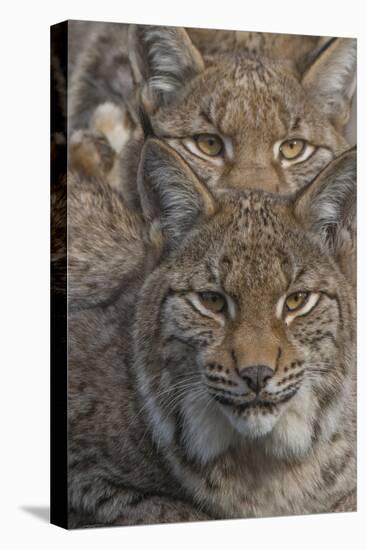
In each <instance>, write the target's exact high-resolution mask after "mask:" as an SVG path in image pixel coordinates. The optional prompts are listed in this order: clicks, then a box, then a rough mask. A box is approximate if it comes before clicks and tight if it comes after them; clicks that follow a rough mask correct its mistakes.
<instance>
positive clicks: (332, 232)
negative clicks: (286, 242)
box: [294, 147, 357, 262]
mask: <svg viewBox="0 0 366 550" xmlns="http://www.w3.org/2000/svg"><path fill="white" fill-rule="evenodd" d="M356 194H357V152H356V148H355V147H353V148H352V149H349V150H347V151H346V152H344V153H343V154H342V155H340V156H339V157H337V158H336V159H334V160H333V161H332V162H331V163H330V164H328V166H327V167H326V168H325V169H324V170H323V171H322V172H321V173H320V174H319V175H318V176H317V177H316V178H315V179H314V180H313V181H312V182H311V183H309V184H308V185H307V186H306V187H305V188H304V189H302V190H301V191H300V192H299V193H298V194H297V195H296V197H295V200H294V213H295V217H296V218H297V219H298V220H300V221H301V222H302V224H303V225H304V226H305V227H306V229H307V230H308V231H310V232H311V233H313V234H314V235H316V236H317V237H318V238H319V239H321V241H322V243H323V244H324V245H325V246H326V247H327V248H328V250H329V251H330V252H331V253H332V254H334V256H335V258H336V260H337V261H342V262H343V261H344V260H346V261H350V260H351V261H352V256H353V255H354V254H355V252H356Z"/></svg>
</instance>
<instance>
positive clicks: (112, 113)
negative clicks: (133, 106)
mask: <svg viewBox="0 0 366 550" xmlns="http://www.w3.org/2000/svg"><path fill="white" fill-rule="evenodd" d="M123 117H124V110H123V109H122V108H120V107H118V106H117V105H114V104H113V103H110V102H106V103H103V104H102V105H99V106H98V107H97V108H96V110H95V112H94V114H93V119H92V127H94V128H95V129H96V130H97V131H98V132H100V133H101V134H103V135H104V136H105V137H106V138H107V139H108V141H109V144H110V145H111V147H112V149H113V150H114V151H115V152H116V153H117V154H119V153H120V152H121V151H122V149H123V148H124V146H125V144H126V143H127V141H128V140H129V139H130V137H131V131H130V128H128V127H127V125H126V124H125V122H124V119H123Z"/></svg>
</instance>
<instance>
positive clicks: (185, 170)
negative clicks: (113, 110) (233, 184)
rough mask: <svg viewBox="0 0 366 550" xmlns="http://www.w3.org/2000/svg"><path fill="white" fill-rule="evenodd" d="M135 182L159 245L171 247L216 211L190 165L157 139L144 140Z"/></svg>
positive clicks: (205, 189) (214, 205)
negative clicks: (160, 241) (200, 221)
mask: <svg viewBox="0 0 366 550" xmlns="http://www.w3.org/2000/svg"><path fill="white" fill-rule="evenodd" d="M137 184H138V191H139V195H140V200H141V206H142V212H143V215H144V218H145V219H146V221H147V222H148V223H150V224H151V228H152V229H153V230H154V233H155V236H156V233H157V227H158V230H159V231H158V233H159V235H160V237H161V238H162V243H160V245H161V244H162V245H163V246H164V247H168V248H170V249H172V248H175V247H176V246H177V245H178V244H179V243H180V241H181V240H182V238H183V237H184V236H185V234H186V233H187V231H189V230H190V229H191V228H192V227H193V226H194V225H195V224H196V223H198V222H199V220H202V219H205V218H206V219H207V218H209V217H210V216H212V215H213V214H214V212H215V210H216V204H215V200H214V198H213V196H212V195H211V193H210V192H209V190H208V189H207V188H206V187H205V185H203V184H202V183H201V182H200V181H199V180H198V179H197V177H196V176H195V174H194V173H193V172H192V170H191V169H190V168H189V166H187V164H186V163H185V162H184V161H183V159H182V158H181V157H180V156H179V155H178V154H177V153H176V152H175V151H174V150H173V149H171V148H170V147H168V146H167V145H165V144H163V143H162V142H160V141H158V140H156V139H149V140H147V142H146V143H145V145H144V147H143V150H142V156H141V160H140V165H139V172H138V179H137ZM160 237H159V239H160ZM155 240H156V239H155ZM160 240H161V239H160Z"/></svg>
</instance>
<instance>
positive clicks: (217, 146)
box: [195, 134, 224, 157]
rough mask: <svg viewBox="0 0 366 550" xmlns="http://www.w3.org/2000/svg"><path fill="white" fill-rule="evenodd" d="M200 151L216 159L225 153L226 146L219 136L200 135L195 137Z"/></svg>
mask: <svg viewBox="0 0 366 550" xmlns="http://www.w3.org/2000/svg"><path fill="white" fill-rule="evenodd" d="M195 141H196V144H197V147H198V149H199V150H200V151H201V152H202V153H204V154H205V155H208V156H210V157H216V156H218V155H220V154H221V153H222V152H223V148H224V144H223V142H222V140H221V138H220V137H219V136H216V135H214V134H199V135H197V136H195Z"/></svg>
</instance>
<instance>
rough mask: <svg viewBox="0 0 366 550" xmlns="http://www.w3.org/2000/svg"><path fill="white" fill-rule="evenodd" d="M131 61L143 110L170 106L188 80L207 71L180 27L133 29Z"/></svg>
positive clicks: (141, 27) (130, 30) (130, 29)
mask: <svg viewBox="0 0 366 550" xmlns="http://www.w3.org/2000/svg"><path fill="white" fill-rule="evenodd" d="M129 57H130V63H131V68H132V72H133V75H134V78H135V81H136V83H138V84H140V85H145V86H143V88H142V100H143V103H144V107H145V109H146V110H147V111H148V112H151V111H153V110H155V109H156V108H158V107H159V106H161V105H167V104H169V102H170V101H172V99H173V98H174V96H175V94H176V93H177V92H178V91H179V88H181V87H182V86H183V85H184V84H186V82H187V81H188V80H190V79H191V78H193V77H194V76H195V75H196V74H198V73H200V72H201V71H202V70H203V69H204V62H203V59H202V57H201V55H200V53H199V52H198V50H197V48H196V47H195V46H194V45H193V43H192V41H191V40H190V38H189V36H188V34H187V33H186V31H185V30H184V29H182V28H179V27H157V26H152V25H130V28H129Z"/></svg>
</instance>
